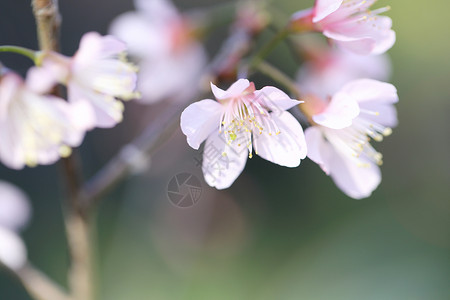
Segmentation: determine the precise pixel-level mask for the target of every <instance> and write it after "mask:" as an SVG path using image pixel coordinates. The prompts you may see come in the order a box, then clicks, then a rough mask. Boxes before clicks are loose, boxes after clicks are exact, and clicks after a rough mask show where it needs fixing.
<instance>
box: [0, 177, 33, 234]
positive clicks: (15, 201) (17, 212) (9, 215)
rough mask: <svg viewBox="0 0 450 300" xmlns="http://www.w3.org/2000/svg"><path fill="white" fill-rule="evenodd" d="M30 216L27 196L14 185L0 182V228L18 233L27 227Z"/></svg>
mask: <svg viewBox="0 0 450 300" xmlns="http://www.w3.org/2000/svg"><path fill="white" fill-rule="evenodd" d="M30 215H31V207H30V203H29V200H28V197H27V195H25V193H24V192H22V190H20V189H19V188H18V187H16V186H15V185H12V184H11V183H8V182H5V181H0V226H2V227H6V228H8V229H11V230H14V231H18V230H20V229H22V228H23V227H24V226H25V225H27V223H28V221H29V219H30Z"/></svg>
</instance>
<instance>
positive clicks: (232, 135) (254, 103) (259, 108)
mask: <svg viewBox="0 0 450 300" xmlns="http://www.w3.org/2000/svg"><path fill="white" fill-rule="evenodd" d="M229 101H230V102H229V104H228V107H227V109H226V110H225V111H224V112H223V113H222V116H221V117H220V124H219V133H223V136H224V139H225V141H226V142H227V144H228V145H231V144H233V143H235V145H236V146H237V147H244V146H245V147H247V148H248V151H249V158H252V156H253V155H252V150H253V146H252V140H253V141H254V140H255V139H256V138H257V136H258V135H261V134H263V133H266V134H268V135H269V136H272V135H278V134H280V133H281V132H280V130H279V128H278V126H277V124H276V122H275V121H274V119H273V117H272V116H271V111H270V109H269V108H267V107H266V106H265V105H264V104H263V103H262V101H261V100H260V99H257V98H255V97H254V95H245V96H241V97H237V98H232V99H230V100H229ZM256 154H258V153H256ZM224 155H226V153H224Z"/></svg>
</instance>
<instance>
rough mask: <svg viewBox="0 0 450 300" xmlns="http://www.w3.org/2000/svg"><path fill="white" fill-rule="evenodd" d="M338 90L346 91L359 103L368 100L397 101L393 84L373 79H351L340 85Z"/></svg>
mask: <svg viewBox="0 0 450 300" xmlns="http://www.w3.org/2000/svg"><path fill="white" fill-rule="evenodd" d="M340 92H342V93H346V94H347V95H349V96H350V97H352V98H353V99H355V100H356V101H357V102H359V103H362V102H369V101H375V102H378V103H396V102H397V101H398V95H397V89H396V88H395V86H393V85H392V84H390V83H386V82H381V81H378V80H374V79H359V80H353V81H351V82H349V83H347V84H346V85H345V86H344V87H342V89H341V90H340Z"/></svg>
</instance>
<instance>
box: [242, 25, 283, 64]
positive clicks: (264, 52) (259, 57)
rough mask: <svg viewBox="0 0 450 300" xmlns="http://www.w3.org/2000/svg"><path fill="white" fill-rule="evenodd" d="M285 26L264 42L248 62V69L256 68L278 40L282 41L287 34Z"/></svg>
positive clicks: (276, 44)
mask: <svg viewBox="0 0 450 300" xmlns="http://www.w3.org/2000/svg"><path fill="white" fill-rule="evenodd" d="M289 33H290V32H289V30H288V29H287V28H283V29H281V30H280V31H279V32H278V33H277V34H276V35H275V36H274V37H273V38H272V39H271V40H270V41H269V42H268V43H267V44H265V45H264V46H263V47H262V48H261V49H260V50H259V51H258V52H257V53H256V54H255V55H254V56H253V57H252V58H251V59H250V62H249V63H248V70H249V71H250V70H252V69H254V68H256V67H257V66H258V65H259V64H260V63H261V62H262V61H263V60H264V59H265V58H266V57H267V55H269V54H270V53H271V52H272V51H273V50H274V49H275V47H276V46H278V44H279V43H280V42H282V41H283V40H284V39H285V38H286V37H287V36H288V35H289Z"/></svg>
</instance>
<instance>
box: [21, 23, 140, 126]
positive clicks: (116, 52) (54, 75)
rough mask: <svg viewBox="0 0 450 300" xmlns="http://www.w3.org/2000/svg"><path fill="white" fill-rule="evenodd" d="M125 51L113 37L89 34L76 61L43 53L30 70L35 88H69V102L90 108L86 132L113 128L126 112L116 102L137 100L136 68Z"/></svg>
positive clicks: (74, 58)
mask: <svg viewBox="0 0 450 300" xmlns="http://www.w3.org/2000/svg"><path fill="white" fill-rule="evenodd" d="M126 49H127V48H126V45H125V44H124V43H123V42H121V41H119V40H118V39H116V38H115V37H113V36H101V35H100V34H98V33H96V32H89V33H86V34H85V35H84V36H83V37H82V39H81V42H80V48H79V49H78V51H77V52H76V53H75V55H74V56H73V57H67V56H64V55H61V54H59V53H55V52H49V53H43V56H42V58H41V59H42V62H41V66H40V67H35V68H33V69H32V70H31V73H30V82H31V84H32V85H33V86H34V87H36V88H39V87H43V88H48V87H49V86H52V85H53V84H55V83H56V82H59V83H62V84H64V85H66V86H67V92H68V100H69V102H72V103H78V104H79V105H83V106H84V107H89V108H90V109H89V111H86V112H85V114H84V116H83V120H84V127H85V129H86V130H89V129H92V128H94V127H102V128H110V127H113V126H115V125H116V124H117V123H118V122H120V121H121V120H122V117H123V110H124V105H123V103H122V102H121V101H119V100H118V99H116V98H120V99H123V100H130V99H133V98H136V97H138V93H136V92H135V88H136V81H137V74H136V72H137V68H136V67H135V66H134V65H132V64H131V63H129V62H127V61H126V59H125V57H124V54H125V51H126Z"/></svg>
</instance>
